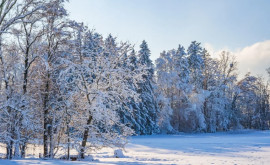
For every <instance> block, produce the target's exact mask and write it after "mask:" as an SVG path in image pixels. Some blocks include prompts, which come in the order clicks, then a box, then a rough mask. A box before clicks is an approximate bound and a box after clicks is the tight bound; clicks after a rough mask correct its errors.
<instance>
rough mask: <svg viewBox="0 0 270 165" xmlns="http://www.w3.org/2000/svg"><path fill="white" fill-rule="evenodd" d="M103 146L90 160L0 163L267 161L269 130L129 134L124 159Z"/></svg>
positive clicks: (3, 163)
mask: <svg viewBox="0 0 270 165" xmlns="http://www.w3.org/2000/svg"><path fill="white" fill-rule="evenodd" d="M112 153H113V151H112V150H111V149H104V150H102V151H101V152H99V153H98V154H94V158H95V159H98V161H94V162H86V161H80V162H78V161H77V162H66V161H57V160H54V161H41V160H33V159H31V160H29V159H28V160H14V161H7V160H0V164H1V165H28V164H29V165H34V164H41V165H58V164H79V165H84V164H97V165H99V164H123V165H125V164H127V165H128V164H139V165H142V164H149V165H151V164H245V165H246V164H260V165H261V164H266V165H267V164H270V131H241V132H238V133H236V132H234V133H232V132H231V133H214V134H181V135H157V136H140V137H133V138H132V140H131V143H130V144H128V145H127V148H126V153H124V154H125V155H126V158H112Z"/></svg>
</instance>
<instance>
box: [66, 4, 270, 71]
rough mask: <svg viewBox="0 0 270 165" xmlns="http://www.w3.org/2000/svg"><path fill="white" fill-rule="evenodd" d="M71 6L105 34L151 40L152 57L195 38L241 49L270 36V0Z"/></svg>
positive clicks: (135, 40) (215, 47)
mask: <svg viewBox="0 0 270 165" xmlns="http://www.w3.org/2000/svg"><path fill="white" fill-rule="evenodd" d="M66 7H67V9H68V11H69V13H70V17H71V18H72V19H75V20H77V21H83V22H85V23H86V25H88V26H89V28H92V29H96V31H97V32H99V33H101V34H103V35H104V36H107V35H108V34H109V33H111V34H112V35H114V36H116V37H118V39H119V40H124V41H126V40H128V41H130V42H131V43H133V44H136V45H137V46H138V45H139V44H140V43H141V41H142V40H144V39H145V40H146V41H147V42H148V44H149V47H150V49H151V51H152V56H151V58H152V60H154V59H156V58H157V57H158V56H159V53H160V52H161V51H162V50H169V49H172V48H177V46H178V44H182V45H184V46H185V47H187V46H188V45H189V43H190V42H191V41H193V40H197V41H199V42H201V43H202V44H203V45H205V44H207V45H208V46H210V47H211V49H213V50H215V51H217V50H220V49H223V48H226V49H229V50H231V51H235V52H237V51H238V52H239V51H241V50H242V49H244V48H245V47H248V46H252V45H253V44H255V43H259V42H265V41H266V40H270V0H185V1H184V0H70V3H68V4H67V5H66ZM266 45H268V44H266ZM266 50H268V48H267V49H266ZM255 52H256V51H255ZM236 54H237V53H236ZM269 56H270V54H269ZM269 66H270V61H269Z"/></svg>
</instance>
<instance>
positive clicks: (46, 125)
mask: <svg viewBox="0 0 270 165" xmlns="http://www.w3.org/2000/svg"><path fill="white" fill-rule="evenodd" d="M49 78H50V74H48V80H47V82H46V87H45V96H44V102H43V108H44V125H43V126H44V127H43V129H44V132H43V154H44V155H43V156H44V158H48V157H49V127H50V120H49V109H48V105H47V104H48V101H49Z"/></svg>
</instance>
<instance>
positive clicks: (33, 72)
mask: <svg viewBox="0 0 270 165" xmlns="http://www.w3.org/2000/svg"><path fill="white" fill-rule="evenodd" d="M65 3H66V1H65V0H24V1H20V0H2V1H1V3H0V29H1V30H0V81H1V82H0V92H1V95H0V142H1V143H2V144H4V145H5V148H6V158H7V159H12V158H24V157H25V155H26V148H27V144H31V143H38V144H42V145H43V153H42V154H43V155H42V157H44V158H54V157H55V155H56V154H57V153H58V152H59V151H60V150H64V151H65V153H66V154H67V157H68V158H69V156H70V153H69V152H70V149H71V148H72V149H76V150H77V152H78V156H79V157H80V158H82V159H83V158H84V157H85V153H86V152H88V151H93V150H97V149H100V148H102V147H105V146H107V147H108V146H109V147H120V148H122V147H124V146H125V144H126V143H127V137H129V136H131V135H151V134H157V133H178V132H216V131H227V130H231V129H242V128H248V129H262V130H264V129H269V124H270V123H269V120H270V115H269V111H270V108H269V86H268V83H266V82H265V81H264V80H263V78H262V77H258V76H252V75H251V74H250V73H248V74H246V76H245V77H244V78H243V79H241V80H238V79H237V62H236V60H235V58H234V57H233V55H232V54H230V53H229V52H225V51H224V52H222V53H221V55H220V58H218V59H214V58H212V57H211V55H210V54H209V53H208V52H207V50H206V49H204V48H202V46H201V44H200V43H199V42H196V41H194V42H192V43H191V44H190V46H189V47H188V49H187V51H186V50H185V49H184V47H183V46H181V45H179V47H178V48H177V49H172V50H169V51H164V52H162V53H161V54H160V57H159V58H158V59H157V60H156V61H155V65H154V64H153V62H152V61H151V59H150V54H151V53H150V49H149V47H148V44H147V42H146V41H143V42H142V43H141V45H140V49H139V51H136V50H135V49H134V46H133V45H132V44H130V43H129V42H119V41H117V40H116V38H115V37H113V36H112V35H109V36H108V37H106V38H104V37H103V36H102V35H101V34H99V33H97V32H95V31H93V30H89V29H88V28H87V27H86V26H85V25H84V24H83V23H78V22H76V21H72V20H70V19H69V18H68V14H67V11H66V9H65V8H64V4H65ZM269 72H270V71H269Z"/></svg>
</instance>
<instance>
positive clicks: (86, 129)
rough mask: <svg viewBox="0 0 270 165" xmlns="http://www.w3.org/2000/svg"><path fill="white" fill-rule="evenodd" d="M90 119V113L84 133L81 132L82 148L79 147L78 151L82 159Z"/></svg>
mask: <svg viewBox="0 0 270 165" xmlns="http://www.w3.org/2000/svg"><path fill="white" fill-rule="evenodd" d="M91 121H92V115H91V114H90V115H89V118H88V120H87V127H86V128H85V130H84V133H83V140H82V148H81V151H80V158H81V159H84V154H85V146H86V142H87V138H88V133H89V127H88V126H89V125H90V124H91Z"/></svg>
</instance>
